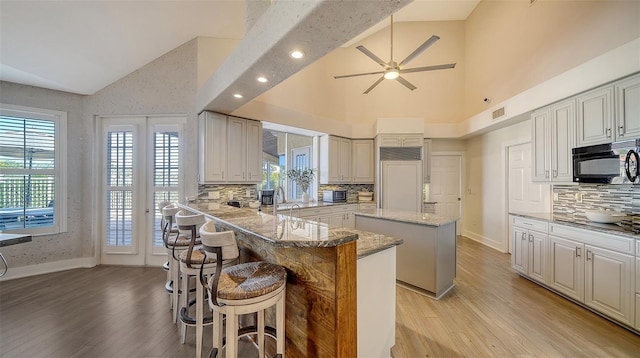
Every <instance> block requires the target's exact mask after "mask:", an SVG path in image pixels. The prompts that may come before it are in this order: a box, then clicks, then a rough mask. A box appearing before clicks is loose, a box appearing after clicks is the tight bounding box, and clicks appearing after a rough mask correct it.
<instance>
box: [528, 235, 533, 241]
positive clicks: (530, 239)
mask: <svg viewBox="0 0 640 358" xmlns="http://www.w3.org/2000/svg"><path fill="white" fill-rule="evenodd" d="M529 242H533V235H531V234H529Z"/></svg>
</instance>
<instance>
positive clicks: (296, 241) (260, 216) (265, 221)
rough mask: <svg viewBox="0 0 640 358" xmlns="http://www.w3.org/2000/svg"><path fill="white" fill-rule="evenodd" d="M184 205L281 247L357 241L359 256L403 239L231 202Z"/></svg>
mask: <svg viewBox="0 0 640 358" xmlns="http://www.w3.org/2000/svg"><path fill="white" fill-rule="evenodd" d="M340 204H343V205H344V204H345V203H340ZM334 205H339V204H337V203H336V204H334ZM180 206H181V207H183V208H186V209H189V210H197V211H199V212H202V213H204V214H205V215H206V216H208V217H209V218H211V219H212V220H214V221H219V222H222V223H223V224H226V225H228V226H229V227H232V228H234V229H235V230H238V231H241V232H243V233H244V234H249V235H254V236H257V237H259V238H261V239H262V240H265V241H268V242H271V243H273V244H274V245H279V246H297V247H331V246H338V245H341V244H344V243H347V242H350V241H354V240H357V255H358V258H362V257H366V256H368V255H371V254H374V253H376V252H380V251H383V250H386V249H388V248H390V247H393V246H396V245H400V244H402V242H403V241H402V239H398V238H394V237H390V236H386V235H380V234H375V233H370V232H365V231H361V230H354V229H346V228H342V227H335V226H330V225H328V224H325V223H319V222H316V221H312V220H308V219H302V218H290V217H289V216H287V215H277V216H273V215H271V214H270V211H262V212H259V211H258V210H257V209H250V208H236V207H233V206H228V205H221V206H220V208H219V209H215V210H209V209H208V208H207V209H204V208H201V207H200V208H199V207H198V206H197V205H189V206H185V205H180ZM203 206H204V205H203Z"/></svg>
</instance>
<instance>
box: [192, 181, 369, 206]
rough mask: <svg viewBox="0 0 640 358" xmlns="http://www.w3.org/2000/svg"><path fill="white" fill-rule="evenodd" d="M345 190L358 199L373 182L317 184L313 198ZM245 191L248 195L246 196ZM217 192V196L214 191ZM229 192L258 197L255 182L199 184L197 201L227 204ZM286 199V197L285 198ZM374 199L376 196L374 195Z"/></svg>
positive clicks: (236, 197)
mask: <svg viewBox="0 0 640 358" xmlns="http://www.w3.org/2000/svg"><path fill="white" fill-rule="evenodd" d="M336 189H337V190H343V189H346V190H347V199H348V201H358V192H359V191H365V190H366V191H373V184H344V185H319V186H318V193H317V195H316V197H315V198H312V199H316V200H318V201H322V191H323V190H336ZM247 191H248V192H249V197H247ZM216 192H217V197H216V194H215V193H216ZM229 193H233V194H232V196H233V200H239V201H241V202H249V201H253V200H257V199H258V189H257V186H256V184H200V185H198V203H199V204H202V203H212V204H213V203H216V204H225V205H226V204H227V201H229V200H231V199H230V198H229ZM287 200H288V199H287ZM373 200H374V201H375V200H376V198H375V197H374V198H373Z"/></svg>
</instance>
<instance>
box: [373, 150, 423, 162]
mask: <svg viewBox="0 0 640 358" xmlns="http://www.w3.org/2000/svg"><path fill="white" fill-rule="evenodd" d="M380 160H422V148H420V147H380Z"/></svg>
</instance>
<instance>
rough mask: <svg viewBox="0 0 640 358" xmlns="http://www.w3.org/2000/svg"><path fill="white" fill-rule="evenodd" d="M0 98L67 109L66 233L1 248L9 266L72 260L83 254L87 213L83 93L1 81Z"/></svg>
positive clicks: (86, 144) (86, 128)
mask: <svg viewBox="0 0 640 358" xmlns="http://www.w3.org/2000/svg"><path fill="white" fill-rule="evenodd" d="M0 93H2V98H1V99H0V101H1V102H2V103H5V104H13V105H20V106H27V107H34V108H43V109H53V110H57V111H63V112H67V174H68V175H67V184H68V185H67V210H68V212H67V232H65V233H61V234H58V235H42V236H36V237H34V238H33V241H32V242H30V243H26V244H20V245H15V246H9V247H4V248H2V254H3V255H4V256H5V257H6V258H7V262H8V263H9V266H10V267H12V268H13V267H18V266H25V265H35V264H42V263H47V262H53V261H59V260H69V259H75V258H79V257H82V256H83V239H84V238H85V237H87V236H88V231H87V229H88V227H87V226H84V225H83V223H85V222H90V221H91V215H90V212H88V211H85V210H83V202H85V201H86V197H85V196H84V195H83V191H82V187H83V186H84V183H85V181H86V179H87V175H86V174H87V168H86V165H85V164H86V162H85V159H86V153H87V151H88V149H89V148H90V147H91V144H90V143H88V142H87V137H86V134H87V132H90V129H89V128H90V125H89V124H88V123H87V122H86V121H84V119H83V118H82V100H83V96H80V95H76V94H71V93H66V92H60V91H52V90H47V89H43V88H38V87H32V86H24V85H19V84H15V83H9V82H0Z"/></svg>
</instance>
